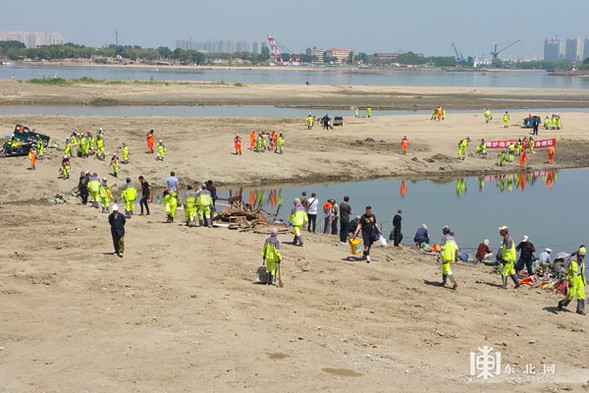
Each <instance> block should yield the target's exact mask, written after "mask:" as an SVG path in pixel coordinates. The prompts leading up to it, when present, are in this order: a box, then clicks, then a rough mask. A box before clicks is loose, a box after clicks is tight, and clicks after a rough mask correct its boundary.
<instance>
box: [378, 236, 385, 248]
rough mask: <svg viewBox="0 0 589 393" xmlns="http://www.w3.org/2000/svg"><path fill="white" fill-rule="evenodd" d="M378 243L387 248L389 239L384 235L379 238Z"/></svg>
mask: <svg viewBox="0 0 589 393" xmlns="http://www.w3.org/2000/svg"><path fill="white" fill-rule="evenodd" d="M378 243H379V245H380V246H381V247H386V246H387V239H385V237H384V236H383V235H380V237H379V238H378Z"/></svg>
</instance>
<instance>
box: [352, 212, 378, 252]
mask: <svg viewBox="0 0 589 393" xmlns="http://www.w3.org/2000/svg"><path fill="white" fill-rule="evenodd" d="M360 230H362V241H363V243H364V251H363V252H362V255H363V257H364V260H366V263H370V247H372V243H373V240H372V239H373V237H372V235H373V233H374V232H375V231H376V232H377V233H378V234H379V235H382V231H381V230H380V229H379V228H378V224H377V223H376V217H375V216H374V214H372V206H366V211H365V212H364V214H363V215H362V217H360V221H359V222H358V226H357V227H356V230H355V231H354V236H352V240H353V239H355V238H356V236H358V232H360Z"/></svg>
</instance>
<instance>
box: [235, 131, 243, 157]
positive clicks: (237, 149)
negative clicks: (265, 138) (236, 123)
mask: <svg viewBox="0 0 589 393" xmlns="http://www.w3.org/2000/svg"><path fill="white" fill-rule="evenodd" d="M233 146H234V147H235V155H241V137H240V136H239V132H236V133H235V138H233Z"/></svg>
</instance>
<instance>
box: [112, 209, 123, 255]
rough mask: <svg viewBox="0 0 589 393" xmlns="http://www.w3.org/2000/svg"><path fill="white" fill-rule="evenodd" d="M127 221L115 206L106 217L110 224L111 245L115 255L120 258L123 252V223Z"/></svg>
mask: <svg viewBox="0 0 589 393" xmlns="http://www.w3.org/2000/svg"><path fill="white" fill-rule="evenodd" d="M126 221H127V219H126V218H125V215H124V214H121V213H119V207H118V206H117V205H113V206H112V213H111V214H109V215H108V222H109V224H110V234H111V235H112V243H113V246H114V247H115V254H117V255H118V256H119V257H120V258H122V257H123V251H125V223H126Z"/></svg>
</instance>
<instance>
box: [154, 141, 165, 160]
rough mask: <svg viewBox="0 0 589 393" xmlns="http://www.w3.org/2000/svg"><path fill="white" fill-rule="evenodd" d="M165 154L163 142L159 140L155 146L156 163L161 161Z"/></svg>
mask: <svg viewBox="0 0 589 393" xmlns="http://www.w3.org/2000/svg"><path fill="white" fill-rule="evenodd" d="M165 152H166V145H164V142H163V141H162V140H161V139H160V140H159V142H158V144H157V157H156V159H157V160H158V161H163V160H164V153H165Z"/></svg>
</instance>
